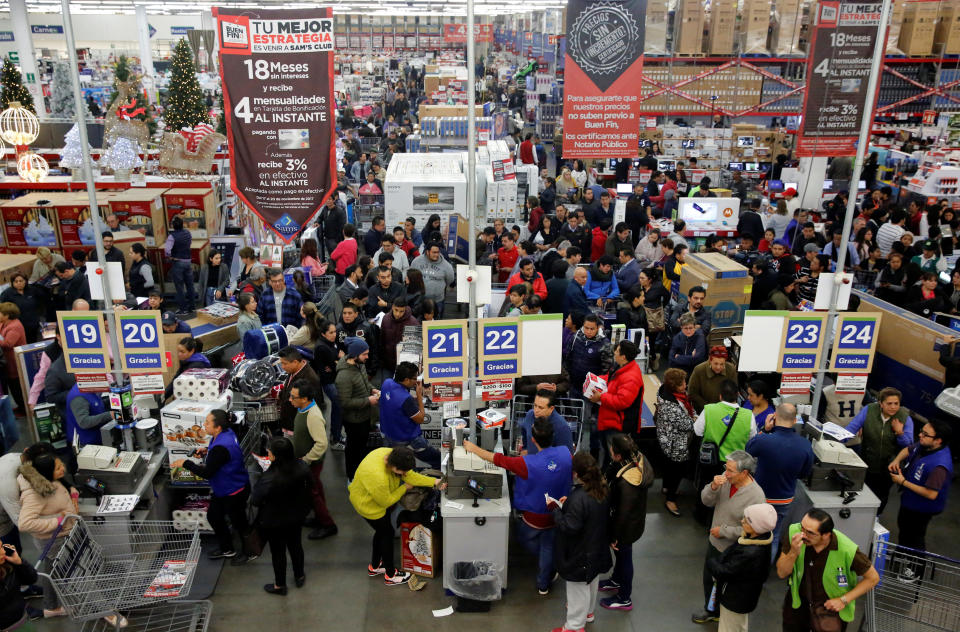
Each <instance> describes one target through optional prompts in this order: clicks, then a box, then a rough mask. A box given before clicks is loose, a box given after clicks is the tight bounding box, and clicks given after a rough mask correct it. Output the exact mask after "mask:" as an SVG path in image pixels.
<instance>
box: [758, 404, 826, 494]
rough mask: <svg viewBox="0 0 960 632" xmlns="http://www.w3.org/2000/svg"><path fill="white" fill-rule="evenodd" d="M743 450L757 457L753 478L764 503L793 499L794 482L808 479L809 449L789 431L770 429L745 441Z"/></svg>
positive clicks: (811, 464)
mask: <svg viewBox="0 0 960 632" xmlns="http://www.w3.org/2000/svg"><path fill="white" fill-rule="evenodd" d="M744 408H746V406H744ZM746 451H747V452H748V453H749V454H750V455H752V456H754V457H756V458H757V472H756V474H754V475H753V478H754V479H755V480H756V481H757V483H758V484H759V485H760V489H762V490H763V493H764V495H765V496H766V497H767V502H768V503H773V504H785V503H788V502H790V501H791V500H793V494H794V490H795V489H796V486H797V479H798V478H806V477H807V476H809V475H810V470H811V469H812V468H813V448H812V447H811V446H810V442H809V441H807V440H806V439H804V438H803V437H802V436H800V434H799V433H797V432H796V431H795V430H794V429H793V428H784V427H782V426H774V427H773V430H772V431H770V432H768V433H766V434H760V435H757V436H755V437H754V438H752V439H750V440H749V441H747V446H746ZM776 501H781V502H780V503H777V502H776Z"/></svg>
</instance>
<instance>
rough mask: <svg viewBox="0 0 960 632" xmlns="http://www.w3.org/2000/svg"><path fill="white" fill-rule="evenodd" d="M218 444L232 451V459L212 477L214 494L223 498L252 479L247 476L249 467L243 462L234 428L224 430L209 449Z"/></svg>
mask: <svg viewBox="0 0 960 632" xmlns="http://www.w3.org/2000/svg"><path fill="white" fill-rule="evenodd" d="M217 446H223V447H224V448H226V449H227V452H229V453H230V460H229V461H227V462H226V464H225V465H224V466H223V467H221V468H220V469H219V470H217V473H216V474H214V475H213V478H211V479H210V489H211V490H213V495H214V496H219V497H220V498H223V497H224V496H230V495H231V494H235V493H237V492H238V491H240V490H241V489H243V488H244V487H246V486H247V483H248V482H249V481H250V479H249V478H248V477H247V469H246V467H245V466H244V464H243V451H241V450H240V444H239V443H237V435H235V434H233V430H224V431H223V432H221V433H220V434H218V435H217V436H216V437H214V439H213V441H211V442H210V445H209V446H208V449H209V450H213V449H214V448H215V447H217Z"/></svg>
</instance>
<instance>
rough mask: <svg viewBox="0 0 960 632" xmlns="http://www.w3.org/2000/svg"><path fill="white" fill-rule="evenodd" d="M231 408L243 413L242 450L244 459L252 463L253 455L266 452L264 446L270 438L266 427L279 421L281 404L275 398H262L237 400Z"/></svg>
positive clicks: (240, 438) (240, 437)
mask: <svg viewBox="0 0 960 632" xmlns="http://www.w3.org/2000/svg"><path fill="white" fill-rule="evenodd" d="M230 410H232V411H233V412H235V413H243V421H244V423H243V425H242V426H241V430H240V433H239V434H240V436H239V437H238V439H239V441H240V451H241V452H243V459H244V461H245V462H246V463H248V464H249V463H250V460H251V455H254V454H260V455H263V454H266V452H264V450H263V446H264V445H266V442H267V441H268V440H269V434H268V433H267V432H266V430H265V428H267V427H269V425H270V424H275V423H277V420H279V419H280V405H279V404H278V403H277V400H275V399H262V400H259V401H254V402H248V401H242V400H241V401H235V402H233V404H232V405H231V406H230Z"/></svg>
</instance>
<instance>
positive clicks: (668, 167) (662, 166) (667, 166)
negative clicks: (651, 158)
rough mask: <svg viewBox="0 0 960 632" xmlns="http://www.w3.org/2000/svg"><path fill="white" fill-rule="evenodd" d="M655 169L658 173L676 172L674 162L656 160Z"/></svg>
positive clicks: (675, 162)
mask: <svg viewBox="0 0 960 632" xmlns="http://www.w3.org/2000/svg"><path fill="white" fill-rule="evenodd" d="M657 169H659V170H660V171H676V170H677V161H676V160H658V161H657Z"/></svg>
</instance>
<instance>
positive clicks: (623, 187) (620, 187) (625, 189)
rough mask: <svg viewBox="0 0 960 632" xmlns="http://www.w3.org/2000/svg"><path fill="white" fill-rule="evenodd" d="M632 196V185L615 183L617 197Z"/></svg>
mask: <svg viewBox="0 0 960 632" xmlns="http://www.w3.org/2000/svg"><path fill="white" fill-rule="evenodd" d="M624 194H625V195H632V194H633V185H632V184H630V183H629V182H619V183H617V195H624Z"/></svg>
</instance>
